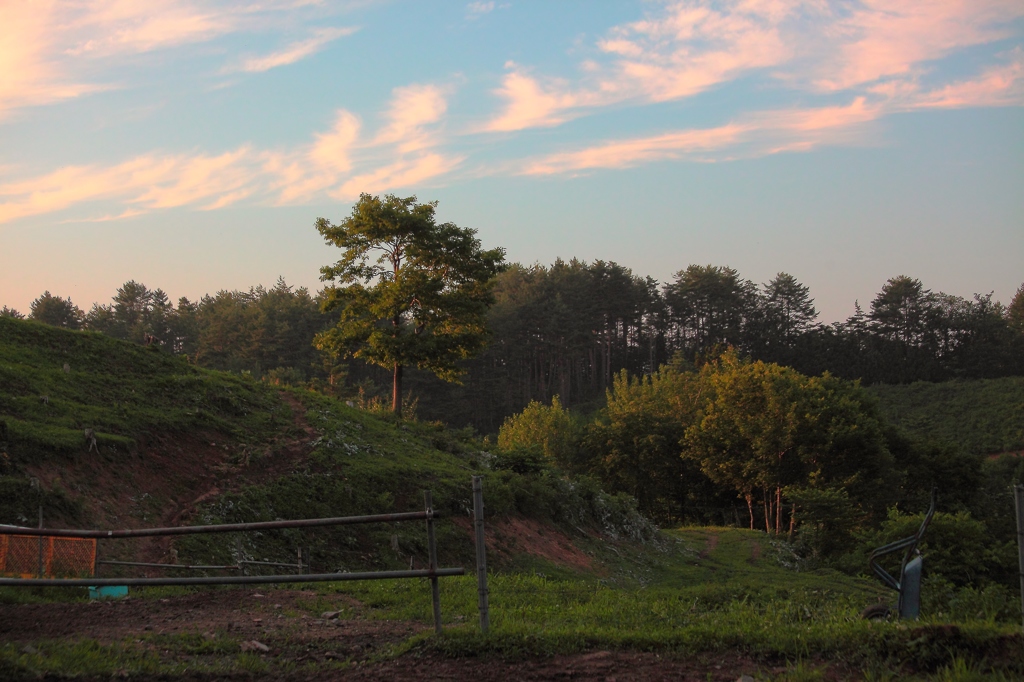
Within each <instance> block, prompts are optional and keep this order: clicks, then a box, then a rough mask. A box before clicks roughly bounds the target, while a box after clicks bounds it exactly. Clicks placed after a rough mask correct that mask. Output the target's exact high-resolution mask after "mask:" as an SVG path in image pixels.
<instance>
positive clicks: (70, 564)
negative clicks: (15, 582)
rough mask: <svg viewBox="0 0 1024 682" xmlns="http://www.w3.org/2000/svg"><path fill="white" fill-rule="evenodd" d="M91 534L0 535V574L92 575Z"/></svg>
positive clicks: (93, 546)
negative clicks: (56, 535)
mask: <svg viewBox="0 0 1024 682" xmlns="http://www.w3.org/2000/svg"><path fill="white" fill-rule="evenodd" d="M95 565H96V540H95V539H94V538H64V537H53V536H45V537H44V536H41V537H36V538H33V537H26V536H23V535H0V575H5V576H16V577H20V578H32V577H43V576H45V577H47V578H68V577H76V578H81V577H85V576H90V575H93V573H94V567H95Z"/></svg>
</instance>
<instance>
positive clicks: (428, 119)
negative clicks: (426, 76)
mask: <svg viewBox="0 0 1024 682" xmlns="http://www.w3.org/2000/svg"><path fill="white" fill-rule="evenodd" d="M445 95H446V91H445V89H444V88H442V87H440V86H438V85H433V84H429V85H408V86H405V87H401V88H395V89H394V91H392V96H391V104H390V106H389V108H388V111H387V113H386V114H385V118H386V119H387V121H388V123H387V125H386V126H385V127H384V128H383V129H382V130H381V131H380V132H379V133H378V134H377V136H376V137H375V138H374V141H373V144H377V145H382V144H394V145H397V146H398V150H399V151H400V152H409V151H416V150H418V149H423V148H425V147H430V146H433V145H434V144H435V142H434V140H433V138H432V136H430V135H429V134H428V132H427V131H426V129H425V126H427V125H429V124H431V123H437V122H438V121H440V120H441V118H442V117H443V116H444V114H445V112H446V111H447V110H448V102H447V100H446V99H445Z"/></svg>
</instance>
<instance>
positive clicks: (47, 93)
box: [0, 0, 355, 117]
mask: <svg viewBox="0 0 1024 682" xmlns="http://www.w3.org/2000/svg"><path fill="white" fill-rule="evenodd" d="M305 4H310V3H305V2H294V1H287V0H282V1H275V0H265V1H263V2H257V3H252V2H248V1H247V0H147V1H146V2H134V1H132V0H33V1H32V2H3V3H0V117H2V116H3V115H4V113H5V112H9V111H11V110H12V109H16V108H19V107H27V106H39V105H44V104H51V103H54V102H59V101H61V100H67V99H72V98H75V97H80V96H82V95H85V94H88V93H93V92H97V91H101V90H105V89H109V88H110V87H112V86H111V85H110V84H109V83H105V82H103V76H102V75H99V74H102V73H104V71H103V68H105V67H109V66H110V65H111V64H115V63H120V62H123V61H124V60H125V59H128V58H131V57H132V56H134V55H138V54H142V53H149V52H154V51H157V50H168V49H172V48H177V47H181V46H186V45H194V44H196V43H202V42H208V41H211V40H214V39H216V38H219V37H221V36H225V35H228V34H232V33H236V32H240V31H263V32H267V31H270V32H273V31H275V30H279V29H278V27H279V25H280V16H281V14H282V12H285V11H287V12H289V13H291V14H292V15H294V13H295V12H296V11H297V10H300V9H301V6H302V5H305ZM354 30H355V29H354V28H347V27H346V28H320V29H314V30H313V32H312V34H311V35H310V36H309V37H308V38H306V39H304V40H301V41H299V42H296V43H294V44H292V45H289V46H287V47H286V48H284V49H282V50H281V51H279V52H275V53H272V54H269V55H265V56H262V57H251V58H249V59H248V60H244V61H242V62H240V64H241V66H238V67H235V70H242V71H265V70H267V69H271V68H274V67H276V66H281V65H284V64H290V63H294V62H295V61H298V60H300V59H302V58H304V57H307V56H309V55H311V54H313V53H315V52H316V51H317V50H320V49H322V48H323V47H324V46H325V45H326V44H327V43H329V42H330V41H332V40H335V39H337V38H340V37H342V36H344V35H349V34H351V33H352V32H353V31H354Z"/></svg>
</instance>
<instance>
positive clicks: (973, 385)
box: [867, 377, 1024, 455]
mask: <svg viewBox="0 0 1024 682" xmlns="http://www.w3.org/2000/svg"><path fill="white" fill-rule="evenodd" d="M867 390H868V391H870V392H871V393H872V394H873V395H875V396H876V397H877V398H878V401H879V404H880V406H881V409H882V414H883V415H884V416H885V418H886V419H888V420H889V421H890V422H892V423H893V424H895V425H897V426H899V427H900V428H902V429H903V430H905V431H907V432H908V433H910V434H912V435H914V436H916V437H918V438H921V439H924V440H935V441H940V442H947V443H952V444H954V445H956V446H957V447H958V448H959V449H960V450H961V451H962V452H965V453H970V454H984V455H992V454H998V453H1003V452H1019V451H1024V377H1004V378H1000V379H978V380H973V381H946V382H942V383H929V382H924V381H918V382H915V383H912V384H905V385H886V384H876V385H873V386H869V387H868V388H867Z"/></svg>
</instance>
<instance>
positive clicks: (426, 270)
mask: <svg viewBox="0 0 1024 682" xmlns="http://www.w3.org/2000/svg"><path fill="white" fill-rule="evenodd" d="M436 207H437V202H436V201H435V202H430V203H425V204H420V203H417V200H416V197H415V196H412V197H406V198H399V197H397V196H395V195H393V194H389V195H386V196H385V197H384V198H383V199H381V198H380V197H376V196H371V195H369V194H362V195H360V197H359V201H358V202H356V204H355V206H353V207H352V213H351V215H349V217H348V218H346V219H345V220H344V221H343V222H342V223H340V224H338V225H332V224H331V223H330V222H329V221H328V220H327V219H325V218H318V219H317V221H316V228H317V230H318V231H319V232H320V234H321V235H323V237H324V239H325V240H326V241H327V242H328V243H330V244H333V245H335V246H337V247H339V248H341V249H344V255H343V256H342V258H341V260H339V261H338V262H337V263H335V264H334V265H331V266H326V267H323V268H321V270H320V272H321V279H322V280H324V281H336V282H339V283H340V285H341V286H329V287H327V289H326V290H325V300H324V303H323V310H324V311H325V312H327V311H331V310H335V309H337V310H339V311H340V319H339V320H338V323H337V324H336V325H335V326H334V327H332V328H330V329H328V330H326V331H324V332H321V333H320V334H318V335H317V336H316V341H315V343H316V345H317V347H318V348H320V349H321V350H327V351H329V352H332V353H335V354H338V355H342V356H345V357H355V358H360V359H362V360H364V361H365V362H368V363H370V364H374V365H378V366H381V367H385V368H389V369H391V370H392V372H393V385H392V401H391V408H392V411H393V412H394V413H395V415H397V416H401V413H402V371H403V368H404V367H406V366H407V365H413V366H416V367H418V368H420V369H424V370H428V371H430V372H433V373H434V374H435V375H436V376H438V377H439V378H441V379H444V380H446V381H458V377H459V375H460V374H461V368H460V367H459V365H458V361H459V360H463V359H465V358H468V357H470V356H472V355H473V354H475V353H477V352H478V351H479V350H480V349H481V348H483V346H484V344H485V343H486V340H487V328H486V315H487V309H488V307H489V306H490V305H491V303H492V301H493V295H492V293H491V285H490V282H491V280H492V278H493V277H494V276H495V275H496V274H497V273H498V272H499V271H500V270H501V269H502V267H503V265H504V258H505V252H504V249H500V248H497V249H491V250H488V251H484V250H483V249H482V248H481V246H480V240H478V239H477V238H476V236H475V235H476V231H475V230H471V229H468V228H461V227H458V226H457V225H454V224H453V223H443V224H440V225H439V224H437V223H436V222H435V220H434V209H435V208H436Z"/></svg>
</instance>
